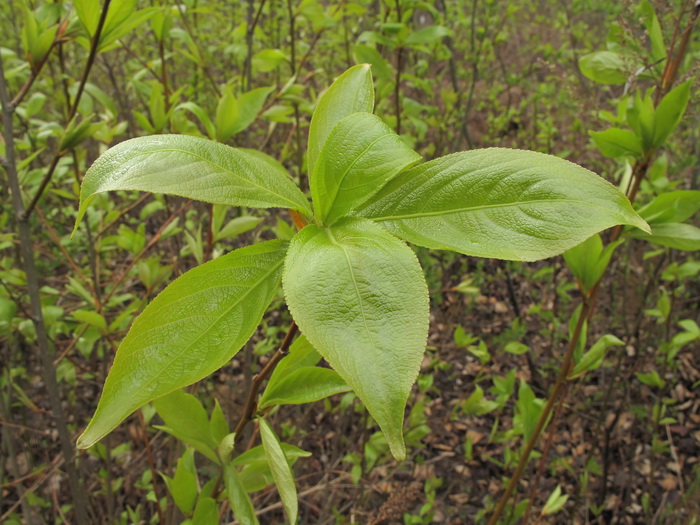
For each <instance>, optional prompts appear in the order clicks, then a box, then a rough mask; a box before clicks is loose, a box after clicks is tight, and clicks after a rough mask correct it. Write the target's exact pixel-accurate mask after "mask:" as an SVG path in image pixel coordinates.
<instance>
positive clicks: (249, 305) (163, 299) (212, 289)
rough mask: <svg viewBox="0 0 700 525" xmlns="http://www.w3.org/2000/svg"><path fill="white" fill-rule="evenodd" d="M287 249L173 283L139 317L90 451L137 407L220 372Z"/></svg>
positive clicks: (233, 259)
mask: <svg viewBox="0 0 700 525" xmlns="http://www.w3.org/2000/svg"><path fill="white" fill-rule="evenodd" d="M286 248H287V244H286V243H284V242H282V241H268V242H264V243H260V244H257V245H254V246H248V247H246V248H241V249H239V250H236V251H234V252H231V253H229V254H227V255H224V256H223V257H219V258H218V259H215V260H213V261H210V262H208V263H206V264H203V265H202V266H198V267H197V268H195V269H193V270H190V271H189V272H187V273H186V274H184V275H183V276H181V277H179V278H178V279H176V280H175V281H173V282H172V283H171V284H170V285H169V286H168V287H167V288H166V289H165V290H163V292H161V294H160V295H158V297H156V298H155V299H154V300H153V302H152V303H151V304H150V305H148V307H147V308H146V309H145V310H144V312H143V313H142V314H141V315H140V316H139V317H138V319H136V321H135V322H134V325H133V326H132V327H131V330H129V333H128V334H127V336H126V338H125V339H124V341H123V342H122V344H121V345H120V347H119V350H118V351H117V355H116V357H115V359H114V365H113V366H112V369H111V370H110V372H109V375H108V376H107V381H106V382H105V387H104V391H103V392H102V397H101V399H100V402H99V404H98V406H97V411H96V412H95V415H94V417H93V418H92V421H90V424H89V425H88V427H87V429H86V430H85V432H84V433H83V435H82V436H80V438H79V439H78V447H79V448H87V447H89V446H91V445H92V444H94V443H95V442H96V441H98V440H99V439H101V438H102V437H103V436H105V435H106V434H107V433H108V432H110V431H111V430H112V429H114V427H116V426H117V425H118V424H119V423H120V422H121V421H122V420H123V419H124V418H126V417H127V416H128V415H129V414H131V413H132V412H133V411H134V410H136V409H137V408H139V407H141V406H143V405H144V404H146V403H148V402H149V401H152V400H154V399H156V398H159V397H161V396H164V395H165V394H168V393H169V392H172V391H173V390H175V389H177V388H181V387H183V386H186V385H190V384H192V383H194V382H195V381H199V380H200V379H202V378H203V377H206V376H207V375H209V374H211V373H212V372H214V371H215V370H217V369H218V368H220V367H221V366H223V365H224V364H225V363H226V362H227V361H228V360H229V359H231V357H233V355H235V353H236V352H237V351H238V350H239V349H240V348H241V347H242V346H243V344H245V342H246V341H247V340H248V339H249V338H250V336H251V335H253V332H254V331H255V329H256V327H257V326H258V324H259V323H260V320H261V319H262V316H263V314H264V313H265V310H266V309H267V307H268V306H269V304H270V301H272V298H273V297H274V295H275V293H276V291H277V288H278V286H279V281H280V275H281V273H282V263H283V261H284V256H285V252H286Z"/></svg>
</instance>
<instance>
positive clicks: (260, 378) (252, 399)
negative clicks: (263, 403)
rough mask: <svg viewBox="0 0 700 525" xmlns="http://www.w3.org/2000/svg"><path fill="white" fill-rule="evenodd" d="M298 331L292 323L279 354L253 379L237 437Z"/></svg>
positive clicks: (235, 431) (276, 353)
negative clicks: (265, 383) (266, 380)
mask: <svg viewBox="0 0 700 525" xmlns="http://www.w3.org/2000/svg"><path fill="white" fill-rule="evenodd" d="M298 331H299V328H298V327H297V324H296V323H295V322H294V321H292V324H290V325H289V330H287V335H286V336H284V341H282V344H281V345H280V347H279V348H278V349H277V352H275V355H273V356H272V359H270V360H269V361H268V362H267V364H266V365H265V366H264V367H263V369H262V370H261V371H260V373H258V374H257V375H256V376H255V378H254V379H253V384H252V385H251V386H250V391H249V392H248V401H247V402H246V405H245V410H244V411H243V415H242V416H241V418H240V419H239V420H238V424H236V430H234V433H235V434H236V436H240V435H241V432H242V431H243V429H244V428H245V426H246V424H247V423H248V422H249V421H250V420H251V419H252V417H253V414H254V413H255V409H256V408H257V401H256V398H257V397H258V392H259V391H260V387H261V386H262V384H263V382H264V381H265V379H267V376H268V375H270V374H271V373H272V371H273V370H274V369H275V367H276V366H277V364H278V363H279V362H280V361H281V360H282V358H283V357H284V356H285V355H287V352H289V347H290V346H291V345H292V341H293V340H294V336H295V335H296V334H297V332H298Z"/></svg>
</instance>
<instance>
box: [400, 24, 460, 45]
mask: <svg viewBox="0 0 700 525" xmlns="http://www.w3.org/2000/svg"><path fill="white" fill-rule="evenodd" d="M449 34H450V32H449V31H448V30H447V28H446V27H443V26H428V27H424V28H423V29H419V30H418V31H415V32H413V33H411V34H410V35H408V37H407V38H406V40H405V41H404V45H406V46H409V47H414V46H426V45H430V44H434V43H435V42H438V41H439V40H440V39H441V38H443V37H446V36H448V35H449Z"/></svg>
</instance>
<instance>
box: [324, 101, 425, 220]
mask: <svg viewBox="0 0 700 525" xmlns="http://www.w3.org/2000/svg"><path fill="white" fill-rule="evenodd" d="M420 160H421V156H420V155H418V153H416V152H414V151H413V150H412V149H411V148H409V147H408V145H407V144H406V143H405V142H404V141H403V139H402V138H401V137H399V136H398V135H397V134H396V133H394V131H393V130H392V129H391V128H390V127H389V126H387V125H386V124H385V123H384V122H383V121H382V119H380V118H379V117H377V116H376V115H372V114H371V113H354V114H352V115H348V116H347V117H345V118H344V119H343V120H341V121H340V122H339V123H338V124H337V125H336V126H335V128H333V131H332V132H331V134H330V135H329V136H328V139H327V140H326V144H325V145H324V147H323V149H322V150H321V154H320V155H319V157H318V162H317V164H316V168H315V170H314V175H313V177H312V178H311V194H312V195H313V202H314V208H315V210H316V216H317V217H318V218H319V220H321V221H323V222H325V223H327V224H332V223H333V222H335V221H337V220H338V219H340V218H341V217H343V216H344V215H346V214H347V213H348V212H349V211H350V210H353V209H354V208H356V207H357V206H359V205H360V204H362V203H363V202H365V201H366V200H367V199H369V198H370V197H371V196H372V195H374V194H375V193H377V192H378V191H379V190H380V189H381V187H382V186H384V184H386V183H387V182H388V181H389V180H390V179H391V178H393V177H394V176H396V175H397V174H398V173H399V172H400V171H401V170H403V169H405V168H407V167H408V166H411V165H413V164H415V163H416V162H418V161H420Z"/></svg>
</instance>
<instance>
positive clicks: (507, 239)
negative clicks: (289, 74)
mask: <svg viewBox="0 0 700 525" xmlns="http://www.w3.org/2000/svg"><path fill="white" fill-rule="evenodd" d="M373 107H374V89H373V85H372V77H371V73H370V68H369V66H368V65H366V64H362V65H358V66H355V67H352V68H350V69H349V70H347V71H346V72H345V73H343V74H342V75H341V76H340V77H339V78H338V79H337V80H336V81H335V82H334V83H333V85H332V86H331V87H330V88H329V89H328V90H327V91H326V92H325V93H324V94H323V95H322V96H321V97H320V98H319V100H318V103H317V106H316V110H315V112H314V114H313V117H312V120H311V124H310V128H309V137H308V151H307V157H306V162H307V166H308V175H309V183H310V188H311V197H312V202H313V206H312V205H311V204H310V203H309V201H308V200H307V197H306V196H305V195H304V193H303V192H302V191H301V190H300V189H299V188H298V187H297V186H296V185H295V183H294V182H293V181H292V179H291V177H290V176H289V175H288V173H287V172H286V170H285V168H284V167H283V166H282V165H281V164H279V163H278V162H277V161H275V160H274V159H272V158H271V157H269V156H268V155H266V154H264V153H262V152H259V151H254V150H248V149H243V148H232V147H229V146H226V145H223V144H220V143H217V142H212V141H209V140H205V139H201V138H195V137H189V136H176V135H156V136H149V137H141V138H136V139H132V140H128V141H125V142H123V143H121V144H119V145H117V146H115V147H113V148H111V149H109V150H108V151H107V152H105V153H104V154H103V155H102V156H101V157H100V158H99V159H98V160H97V161H96V162H95V163H94V164H93V165H92V167H91V168H90V169H89V170H88V171H87V173H86V174H85V178H84V180H83V184H82V188H81V195H80V209H79V212H78V219H77V221H76V228H77V227H78V224H79V222H80V220H81V219H82V217H83V215H84V214H85V211H86V209H87V207H88V206H89V204H90V202H91V201H92V199H93V198H94V196H95V195H96V194H98V193H102V192H106V191H114V190H142V191H152V192H160V193H168V194H172V195H179V196H182V197H186V198H190V199H198V200H202V201H205V202H209V203H214V204H224V205H233V206H247V207H259V208H275V207H276V208H287V209H289V210H291V211H292V214H293V216H295V217H296V222H297V225H298V226H300V228H301V229H300V231H299V232H298V233H297V234H296V236H295V237H294V238H293V239H292V240H291V241H290V242H286V241H282V240H272V241H265V242H261V243H259V244H256V245H252V246H247V247H244V248H239V249H236V250H234V251H232V252H230V253H228V254H226V255H223V256H221V257H219V258H217V259H215V260H213V261H210V262H207V263H205V264H202V265H200V266H199V267H197V268H194V269H193V270H190V271H189V272H187V273H185V274H184V275H182V276H181V277H179V278H178V279H176V280H175V281H173V282H172V283H171V284H170V285H169V286H168V287H167V288H166V289H165V290H164V291H163V292H161V293H160V295H158V296H157V297H156V298H155V299H154V300H153V301H152V302H151V304H150V305H149V306H148V307H147V308H146V309H145V310H144V311H143V313H142V314H141V315H140V316H139V317H138V318H137V319H136V321H135V322H134V324H133V326H132V327H131V329H130V331H129V333H128V334H127V336H126V338H125V339H124V341H123V342H122V343H121V345H120V347H119V350H118V351H117V354H116V357H115V360H114V365H113V366H112V369H111V370H110V373H109V375H108V377H107V380H106V382H105V386H104V391H103V393H102V397H101V399H100V401H99V404H98V407H97V410H96V412H95V415H94V416H93V418H92V420H91V421H90V424H89V425H88V427H87V429H86V430H85V432H84V433H83V434H82V435H81V436H80V438H79V440H78V446H79V447H81V448H87V447H90V446H92V445H93V444H94V443H96V442H97V441H98V440H100V439H101V438H102V437H104V436H105V435H106V434H107V433H109V432H110V431H111V430H113V429H114V428H115V427H116V426H117V425H118V424H119V423H120V422H121V421H123V420H124V419H125V418H126V417H127V416H128V415H129V414H131V413H132V412H134V411H135V410H137V409H138V408H140V407H142V406H143V405H145V404H146V403H148V402H150V401H153V400H156V399H158V398H162V397H163V396H165V395H166V394H169V393H170V392H173V391H175V390H177V389H179V388H181V387H184V386H186V385H189V384H192V383H194V382H196V381H198V380H200V379H202V378H204V377H206V376H207V375H209V374H211V373H212V372H214V371H215V370H217V369H218V368H220V367H221V366H223V365H225V364H226V363H227V362H228V361H229V360H230V359H231V358H232V357H233V356H234V355H235V354H236V353H237V352H238V351H239V350H240V348H241V347H242V346H243V345H244V344H245V343H246V341H248V339H249V338H250V337H251V336H252V335H253V333H254V332H255V330H256V328H257V326H258V325H259V323H260V321H261V320H262V317H263V315H264V314H265V311H266V310H267V308H268V307H269V305H270V303H271V301H272V300H273V298H274V297H275V295H276V294H277V291H278V289H279V286H280V284H282V287H283V290H284V296H285V300H286V303H287V305H288V307H289V310H290V312H291V314H292V317H293V319H294V322H295V323H296V324H294V325H293V329H294V331H296V326H297V325H298V327H299V330H300V331H301V333H302V334H303V335H304V336H305V339H306V341H308V343H309V344H310V346H311V347H313V349H315V351H317V352H318V353H319V354H320V355H321V356H323V358H325V359H326V361H327V362H328V363H329V364H330V366H331V367H332V368H333V370H334V371H335V372H337V374H338V375H339V376H340V378H342V380H343V381H344V382H345V383H347V385H349V387H350V388H351V389H352V390H353V391H354V392H355V393H356V394H357V396H358V397H359V398H360V400H361V401H362V402H363V403H364V404H365V406H366V407H367V409H368V411H369V413H370V414H371V416H372V417H373V418H374V419H375V421H376V422H377V424H378V425H379V427H380V429H381V430H382V432H383V433H384V435H385V436H386V439H387V443H388V445H389V448H390V450H391V453H392V454H393V455H394V457H395V458H397V459H399V460H402V459H403V458H405V456H406V449H405V445H404V440H403V419H404V408H405V406H406V403H407V399H408V396H409V394H410V392H411V389H412V386H413V383H414V382H415V380H416V378H417V376H418V373H419V369H420V364H421V361H422V358H423V353H424V350H425V345H426V340H427V336H428V318H429V301H428V288H427V286H426V283H425V279H424V276H423V273H422V269H421V267H420V264H419V262H418V259H417V258H416V256H415V254H414V252H413V251H412V249H411V248H410V247H409V246H408V245H407V244H406V241H408V242H409V243H412V244H415V245H418V246H424V247H427V248H431V249H441V250H452V251H456V252H459V253H462V254H465V255H474V256H479V257H492V258H499V259H509V260H518V261H534V260H537V259H542V258H546V257H551V256H553V255H556V254H559V253H562V252H564V251H565V250H568V249H570V248H572V247H574V246H576V245H578V244H579V243H581V242H582V241H584V240H586V239H588V238H589V237H591V236H592V235H594V234H595V233H597V232H599V231H601V230H603V229H605V228H608V227H611V226H614V225H617V224H626V225H631V226H634V227H637V228H640V229H642V230H644V231H649V230H648V226H647V224H646V223H645V222H644V220H643V219H641V218H640V217H639V216H638V215H637V214H636V213H635V212H634V211H633V209H632V207H631V205H630V203H629V201H628V200H627V198H626V197H625V196H624V195H623V194H622V193H621V192H620V191H618V190H617V189H616V188H615V187H613V186H612V185H611V184H609V183H608V182H606V181H605V180H603V179H602V178H600V177H598V176H597V175H595V174H594V173H592V172H590V171H588V170H586V169H584V168H582V167H580V166H577V165H575V164H572V163H570V162H568V161H566V160H563V159H561V158H557V157H553V156H549V155H544V154H541V153H535V152H530V151H521V150H511V149H502V148H488V149H482V150H473V151H468V152H461V153H455V154H452V155H447V156H445V157H441V158H438V159H435V160H431V161H428V162H422V158H421V157H420V155H418V154H417V153H416V152H414V151H413V150H412V149H411V148H410V147H408V145H407V144H406V143H405V142H404V141H403V139H402V138H401V137H400V136H399V135H397V134H396V133H394V131H392V130H391V129H390V128H389V127H388V126H387V125H386V124H385V123H384V122H383V121H382V120H381V118H379V117H377V116H376V115H373V114H372V111H373ZM290 333H292V332H290ZM292 335H293V333H292ZM309 377H312V380H309ZM315 377H316V376H308V377H306V376H305V378H304V381H307V384H311V385H313V378H315ZM318 377H320V376H318ZM326 379H328V378H326ZM319 380H320V379H319ZM288 383H289V381H288ZM336 383H337V382H336ZM341 383H342V382H341ZM336 387H338V385H337V384H336ZM289 388H291V386H290V387H289ZM337 391H342V385H341V386H340V387H338V388H336V389H335V390H333V389H330V390H328V389H319V394H318V396H317V398H320V397H325V396H326V395H329V392H330V393H334V392H337ZM284 393H285V392H284V389H280V388H277V391H276V397H275V399H276V400H277V401H278V402H277V404H284ZM308 400H313V399H308ZM268 404H269V403H268ZM260 424H261V430H262V431H263V445H264V446H265V447H266V451H267V452H268V455H267V457H268V460H269V461H271V462H272V463H275V466H274V467H273V466H271V469H272V473H273V475H274V479H275V481H276V482H277V484H278V487H279V486H280V484H283V485H284V487H286V489H283V488H280V492H281V493H282V492H283V491H284V492H285V494H286V496H283V500H285V508H286V509H287V511H288V517H289V519H290V521H291V522H292V523H294V522H295V520H296V506H295V505H291V504H290V503H289V500H290V491H289V490H288V488H289V483H290V481H289V480H290V479H291V478H289V473H288V472H287V469H288V468H289V467H288V466H286V462H285V461H284V454H281V453H280V448H279V443H278V442H277V441H276V439H277V438H276V437H275V436H274V433H272V430H271V428H270V427H269V425H267V424H266V423H265V422H264V420H263V419H260ZM231 439H235V436H232V438H231ZM275 443H277V444H275ZM280 458H281V459H280ZM218 460H219V461H220V462H222V463H226V462H228V461H230V458H228V457H226V458H225V461H224V460H223V459H221V458H218ZM281 463H285V465H282V464H281ZM224 468H225V469H226V476H225V478H226V480H225V481H226V483H228V484H235V483H236V481H235V480H236V473H235V468H233V467H231V466H230V464H226V465H224ZM236 487H238V485H236ZM234 489H235V487H234ZM234 489H232V488H231V487H229V492H230V494H233V493H235V494H239V493H240V491H237V489H235V490H234ZM239 495H240V494H239ZM233 506H234V510H235V505H233Z"/></svg>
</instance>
